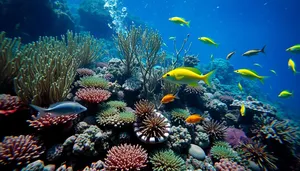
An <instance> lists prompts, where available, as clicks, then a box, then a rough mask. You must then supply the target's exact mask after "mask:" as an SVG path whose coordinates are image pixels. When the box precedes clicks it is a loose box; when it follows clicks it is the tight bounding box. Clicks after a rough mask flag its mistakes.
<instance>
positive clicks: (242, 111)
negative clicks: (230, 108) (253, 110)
mask: <svg viewBox="0 0 300 171" xmlns="http://www.w3.org/2000/svg"><path fill="white" fill-rule="evenodd" d="M240 112H241V116H245V114H246V108H245V105H244V103H243V104H242V105H241V109H240Z"/></svg>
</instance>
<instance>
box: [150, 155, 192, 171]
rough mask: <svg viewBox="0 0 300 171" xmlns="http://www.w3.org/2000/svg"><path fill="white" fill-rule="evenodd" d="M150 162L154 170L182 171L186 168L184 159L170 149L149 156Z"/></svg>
mask: <svg viewBox="0 0 300 171" xmlns="http://www.w3.org/2000/svg"><path fill="white" fill-rule="evenodd" d="M150 162H151V164H152V165H153V166H152V169H153V170H154V171H163V170H167V171H182V170H185V169H186V168H185V162H184V160H183V159H182V158H181V157H179V156H177V155H176V154H175V153H174V152H173V151H172V150H164V151H159V152H156V153H155V154H154V155H153V156H151V157H150Z"/></svg>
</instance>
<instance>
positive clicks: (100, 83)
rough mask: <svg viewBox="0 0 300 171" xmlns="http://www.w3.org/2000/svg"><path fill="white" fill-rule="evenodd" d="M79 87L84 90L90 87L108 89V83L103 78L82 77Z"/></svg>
mask: <svg viewBox="0 0 300 171" xmlns="http://www.w3.org/2000/svg"><path fill="white" fill-rule="evenodd" d="M80 85H81V86H83V87H86V88H90V87H94V88H100V89H108V88H109V85H108V81H106V80H105V79H104V78H100V77H94V76H87V77H82V78H81V79H80Z"/></svg>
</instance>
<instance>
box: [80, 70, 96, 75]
mask: <svg viewBox="0 0 300 171" xmlns="http://www.w3.org/2000/svg"><path fill="white" fill-rule="evenodd" d="M76 72H77V74H78V75H79V76H93V75H95V74H96V73H95V72H94V71H93V70H91V69H88V68H78V69H77V70H76Z"/></svg>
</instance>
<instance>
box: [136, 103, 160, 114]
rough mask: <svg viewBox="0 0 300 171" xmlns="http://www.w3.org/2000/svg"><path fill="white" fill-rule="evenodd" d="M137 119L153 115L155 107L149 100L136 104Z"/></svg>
mask: <svg viewBox="0 0 300 171" xmlns="http://www.w3.org/2000/svg"><path fill="white" fill-rule="evenodd" d="M134 107H135V114H136V115H137V117H145V116H149V115H151V114H153V112H154V108H155V105H154V104H153V103H152V102H149V101H148V100H140V101H139V102H137V103H135V104H134Z"/></svg>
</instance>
